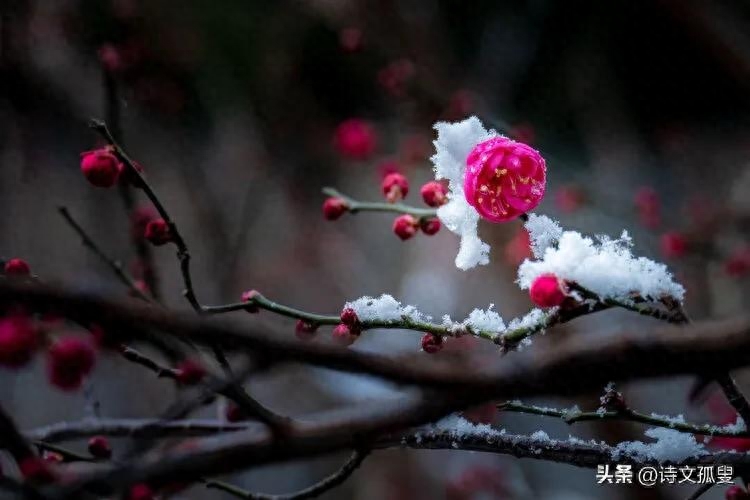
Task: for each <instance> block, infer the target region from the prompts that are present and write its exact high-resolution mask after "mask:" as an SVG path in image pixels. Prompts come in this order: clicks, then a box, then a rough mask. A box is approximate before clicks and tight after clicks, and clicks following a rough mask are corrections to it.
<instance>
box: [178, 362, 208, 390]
mask: <svg viewBox="0 0 750 500" xmlns="http://www.w3.org/2000/svg"><path fill="white" fill-rule="evenodd" d="M205 376H206V369H205V368H204V367H203V365H202V364H201V363H199V362H198V361H196V360H194V359H185V360H183V361H181V362H180V364H179V365H177V370H176V373H175V379H176V380H177V382H179V383H180V384H182V385H196V384H199V383H200V382H201V380H203V378H204V377H205Z"/></svg>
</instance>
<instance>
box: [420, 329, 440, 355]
mask: <svg viewBox="0 0 750 500" xmlns="http://www.w3.org/2000/svg"><path fill="white" fill-rule="evenodd" d="M442 349H443V337H441V336H440V335H434V334H432V333H425V334H424V335H422V350H423V351H424V352H426V353H427V354H435V353H436V352H439V351H441V350H442Z"/></svg>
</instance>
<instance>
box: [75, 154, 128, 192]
mask: <svg viewBox="0 0 750 500" xmlns="http://www.w3.org/2000/svg"><path fill="white" fill-rule="evenodd" d="M81 172H83V176H84V177H86V180H87V181H89V183H91V184H92V185H94V186H96V187H105V188H107V187H112V186H114V185H115V182H117V177H118V176H119V174H120V162H119V161H118V160H117V157H116V156H115V155H114V153H112V151H111V150H110V149H109V148H101V149H96V150H94V151H86V152H85V153H81Z"/></svg>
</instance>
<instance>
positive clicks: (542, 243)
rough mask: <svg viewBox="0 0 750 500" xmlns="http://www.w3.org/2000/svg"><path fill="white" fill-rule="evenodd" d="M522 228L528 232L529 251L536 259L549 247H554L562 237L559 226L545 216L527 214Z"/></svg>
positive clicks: (561, 230)
mask: <svg viewBox="0 0 750 500" xmlns="http://www.w3.org/2000/svg"><path fill="white" fill-rule="evenodd" d="M524 226H525V227H526V230H527V231H528V232H529V240H530V241H531V251H532V252H533V253H534V257H536V258H537V259H541V258H542V257H543V256H544V252H545V251H546V250H547V249H548V248H549V247H552V246H554V245H556V244H557V242H558V241H559V240H560V237H561V236H562V235H563V229H562V227H560V224H558V223H557V221H554V220H552V219H550V218H549V217H547V216H546V215H537V214H529V220H528V221H526V224H524Z"/></svg>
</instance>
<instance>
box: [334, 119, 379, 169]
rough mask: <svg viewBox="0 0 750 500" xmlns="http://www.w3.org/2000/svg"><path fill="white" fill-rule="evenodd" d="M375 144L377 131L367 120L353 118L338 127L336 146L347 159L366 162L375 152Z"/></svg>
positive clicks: (335, 137)
mask: <svg viewBox="0 0 750 500" xmlns="http://www.w3.org/2000/svg"><path fill="white" fill-rule="evenodd" d="M375 144H376V136H375V130H374V129H373V128H372V125H370V124H369V123H368V122H367V121H365V120H361V119H359V118H351V119H349V120H345V121H343V122H341V123H340V124H339V126H338V127H336V133H335V135H334V145H335V146H336V149H337V150H338V152H339V154H341V156H344V157H345V158H349V159H352V160H366V159H367V158H369V157H370V156H371V155H372V153H373V152H374V151H375Z"/></svg>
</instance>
